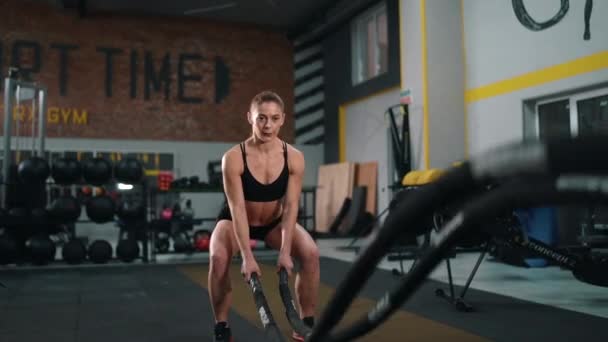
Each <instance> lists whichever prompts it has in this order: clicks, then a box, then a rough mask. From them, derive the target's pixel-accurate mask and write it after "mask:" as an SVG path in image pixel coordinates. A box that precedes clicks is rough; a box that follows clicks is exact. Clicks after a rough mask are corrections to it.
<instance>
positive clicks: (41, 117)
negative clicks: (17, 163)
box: [38, 87, 47, 157]
mask: <svg viewBox="0 0 608 342" xmlns="http://www.w3.org/2000/svg"><path fill="white" fill-rule="evenodd" d="M38 90H39V92H38V99H39V106H38V139H40V142H39V144H40V145H39V147H38V156H39V157H43V156H44V151H45V140H46V113H47V96H46V94H47V90H46V87H40V88H39V89H38Z"/></svg>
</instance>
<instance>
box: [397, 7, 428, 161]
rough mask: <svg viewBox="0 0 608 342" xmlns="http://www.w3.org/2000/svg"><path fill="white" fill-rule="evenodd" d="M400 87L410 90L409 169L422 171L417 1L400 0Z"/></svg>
mask: <svg viewBox="0 0 608 342" xmlns="http://www.w3.org/2000/svg"><path fill="white" fill-rule="evenodd" d="M399 8H400V11H401V13H400V18H401V19H400V20H401V29H402V31H401V36H400V39H401V44H402V46H403V49H402V50H401V88H402V89H411V91H412V94H413V98H414V103H413V104H412V105H411V106H410V119H409V120H410V122H409V124H410V131H411V133H410V141H411V144H412V148H411V153H412V169H413V170H417V169H423V168H424V161H423V153H424V145H423V144H424V140H423V134H422V133H423V110H422V109H423V107H422V93H423V88H422V67H421V66H422V50H421V47H422V35H421V34H420V20H421V19H420V1H419V0H401V2H400V7H399Z"/></svg>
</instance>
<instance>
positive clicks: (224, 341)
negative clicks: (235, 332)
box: [213, 322, 232, 342]
mask: <svg viewBox="0 0 608 342" xmlns="http://www.w3.org/2000/svg"><path fill="white" fill-rule="evenodd" d="M213 334H214V335H213V341H214V342H232V333H231V332H230V328H229V327H228V323H226V322H219V323H216V324H215V328H214V329H213Z"/></svg>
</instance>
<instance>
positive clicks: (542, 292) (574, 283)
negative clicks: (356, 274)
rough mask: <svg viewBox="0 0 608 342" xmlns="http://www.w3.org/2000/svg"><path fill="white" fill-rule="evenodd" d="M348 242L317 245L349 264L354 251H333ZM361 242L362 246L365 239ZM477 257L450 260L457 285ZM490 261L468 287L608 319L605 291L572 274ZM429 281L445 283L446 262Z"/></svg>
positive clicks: (394, 265)
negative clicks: (579, 279) (581, 280)
mask: <svg viewBox="0 0 608 342" xmlns="http://www.w3.org/2000/svg"><path fill="white" fill-rule="evenodd" d="M350 241H351V239H322V240H318V241H317V244H318V246H319V249H320V252H321V255H323V256H326V257H331V258H336V259H339V260H344V261H352V260H354V259H355V258H356V254H355V253H354V252H352V251H342V250H338V249H337V248H336V247H337V246H345V245H347V244H348V243H349V242H350ZM361 242H362V243H365V240H362V241H361ZM478 256H479V253H461V254H458V255H457V256H456V257H455V258H452V259H450V263H451V268H452V276H453V279H454V283H455V284H456V285H464V284H465V283H466V280H467V277H468V276H469V274H470V272H471V270H472V269H473V267H474V265H475V262H476V260H477V258H478ZM491 259H492V257H489V256H486V258H485V260H484V261H483V262H482V263H481V266H480V267H479V270H478V272H477V274H476V276H475V278H474V279H473V282H472V283H471V288H475V289H478V290H483V291H488V292H492V293H496V294H500V295H504V296H510V297H514V298H518V299H522V300H527V301H531V302H535V303H539V304H544V305H550V306H555V307H559V308H562V309H567V310H572V311H577V312H581V313H586V314H590V315H595V316H599V317H604V318H608V288H604V287H598V286H593V285H589V284H585V283H582V282H580V281H578V280H577V279H575V278H574V276H573V275H572V273H570V272H569V271H566V270H563V269H560V268H559V267H554V266H551V267H543V268H521V267H515V266H510V265H506V264H503V263H498V262H494V261H492V260H491ZM411 263H412V261H409V260H405V261H404V268H405V269H406V270H407V269H408V268H409V267H410V265H411ZM378 267H379V268H381V269H386V270H391V269H393V268H399V263H398V262H396V261H387V260H386V258H384V259H383V261H382V262H381V263H380V264H379V265H378ZM607 272H608V270H607ZM431 278H432V279H434V280H437V281H441V282H445V283H447V282H448V275H447V268H446V264H445V262H443V263H441V264H440V265H439V266H438V267H437V268H436V269H435V271H434V272H433V273H432V274H431Z"/></svg>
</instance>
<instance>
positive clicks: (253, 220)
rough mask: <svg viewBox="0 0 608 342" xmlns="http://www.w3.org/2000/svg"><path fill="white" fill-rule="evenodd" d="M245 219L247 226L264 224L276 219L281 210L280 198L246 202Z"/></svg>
mask: <svg viewBox="0 0 608 342" xmlns="http://www.w3.org/2000/svg"><path fill="white" fill-rule="evenodd" d="M245 208H246V210H247V221H248V222H249V226H265V225H267V224H270V223H271V222H272V221H274V220H276V219H277V218H278V217H279V216H280V215H281V212H282V211H283V208H282V205H281V200H278V201H272V202H247V201H245Z"/></svg>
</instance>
